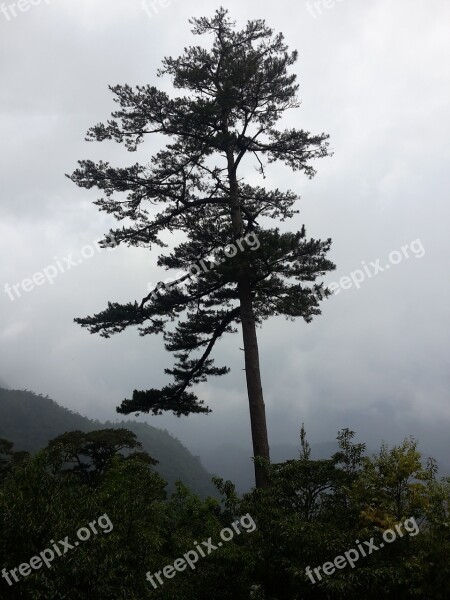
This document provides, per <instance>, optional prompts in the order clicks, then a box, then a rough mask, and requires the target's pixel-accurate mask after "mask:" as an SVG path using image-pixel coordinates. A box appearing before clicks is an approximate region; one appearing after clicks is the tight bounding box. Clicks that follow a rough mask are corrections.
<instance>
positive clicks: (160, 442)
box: [0, 389, 217, 497]
mask: <svg viewBox="0 0 450 600" xmlns="http://www.w3.org/2000/svg"><path fill="white" fill-rule="evenodd" d="M107 427H123V428H125V427H126V428H127V429H129V430H130V431H133V432H134V433H135V434H136V435H137V437H138V440H139V441H140V442H141V443H142V445H143V449H144V450H145V451H146V452H148V453H149V454H150V456H152V457H153V458H155V459H156V460H158V461H159V462H158V464H157V465H156V467H155V469H156V470H157V471H158V472H159V473H160V474H161V476H162V477H163V478H164V479H165V480H166V481H167V482H168V491H169V492H171V491H173V489H174V484H175V481H176V480H177V479H180V480H181V481H183V483H185V484H186V485H187V486H188V487H189V488H190V489H191V490H193V491H194V492H195V493H197V494H199V495H200V496H202V497H206V496H207V495H217V491H216V490H215V488H214V486H213V485H212V483H211V476H210V475H209V474H208V473H207V471H206V470H205V469H204V468H203V467H202V465H201V463H200V460H199V459H198V458H197V457H194V456H192V454H191V453H190V452H189V450H187V448H185V447H184V446H183V445H182V444H181V443H180V442H179V441H178V440H177V439H176V438H175V437H173V436H172V435H170V433H168V432H167V431H163V430H161V429H157V428H156V427H152V426H151V425H147V424H146V423H136V422H133V421H122V422H121V423H114V424H113V423H101V422H99V421H92V420H90V419H87V418H86V417H82V416H81V415H79V414H77V413H74V412H72V411H70V410H68V409H67V408H63V407H62V406H59V405H58V404H57V403H56V402H54V401H53V400H51V399H50V398H48V397H44V396H42V395H37V394H34V393H33V392H30V391H21V390H6V389H0V438H4V439H7V440H9V441H11V442H13V443H14V446H15V449H16V450H26V451H28V452H32V453H35V452H37V451H38V450H40V449H41V448H44V447H45V446H46V445H47V443H48V442H49V441H50V440H52V439H53V438H55V437H57V436H59V435H61V434H62V433H65V432H66V431H75V430H80V431H92V430H94V429H104V428H107Z"/></svg>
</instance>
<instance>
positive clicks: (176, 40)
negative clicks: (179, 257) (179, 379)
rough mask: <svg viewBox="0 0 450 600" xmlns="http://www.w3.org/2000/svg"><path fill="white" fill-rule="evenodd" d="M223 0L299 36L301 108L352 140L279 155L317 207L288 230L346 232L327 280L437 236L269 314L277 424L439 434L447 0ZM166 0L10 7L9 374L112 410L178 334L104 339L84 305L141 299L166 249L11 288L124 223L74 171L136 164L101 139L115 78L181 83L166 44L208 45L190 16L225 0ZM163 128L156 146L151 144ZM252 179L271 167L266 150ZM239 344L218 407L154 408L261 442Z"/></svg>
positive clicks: (447, 212)
mask: <svg viewBox="0 0 450 600" xmlns="http://www.w3.org/2000/svg"><path fill="white" fill-rule="evenodd" d="M9 4H10V3H9V1H8V0H7V2H6V5H8V6H9ZM217 6H218V4H217ZM226 6H227V8H229V9H230V11H231V13H232V15H233V16H234V17H235V18H236V19H237V20H238V21H239V22H241V23H242V22H243V21H244V20H245V19H247V18H266V20H267V21H268V22H269V24H271V26H273V27H274V29H276V30H282V31H283V32H284V33H285V35H286V38H287V41H288V43H289V44H290V45H291V47H295V48H298V49H299V51H300V60H299V63H298V64H297V67H296V69H297V72H298V74H299V80H300V83H301V93H300V95H301V98H302V101H303V103H302V107H301V109H299V110H298V111H295V112H293V113H292V114H291V115H289V117H288V118H287V119H286V124H287V125H288V126H296V127H302V128H305V129H309V130H311V131H317V132H320V131H326V132H329V133H330V134H331V145H332V147H333V149H334V151H335V155H334V157H333V158H330V159H326V160H324V161H322V163H321V164H320V163H318V164H317V168H318V175H317V177H316V178H315V179H314V180H312V181H307V180H305V179H303V178H302V177H299V176H298V175H297V174H292V173H290V172H289V171H287V170H286V169H283V168H278V167H277V168H273V169H269V176H268V179H267V180H266V182H265V183H266V184H267V186H273V187H276V186H279V187H280V188H291V189H293V190H295V191H297V192H298V193H300V194H301V196H302V201H301V203H300V204H299V208H300V211H301V213H300V215H299V216H298V217H296V218H295V220H294V222H291V223H289V224H287V227H288V228H289V229H296V228H298V227H300V226H301V224H302V223H305V224H306V227H307V232H308V234H310V235H312V236H315V237H329V236H331V237H332V238H333V240H334V245H333V252H332V259H333V260H334V261H335V262H336V263H337V265H338V269H337V271H336V272H335V273H333V274H331V276H330V277H329V281H338V280H339V279H340V278H341V277H342V276H344V275H347V274H349V273H350V272H352V271H354V270H355V269H358V268H361V263H362V261H366V263H369V262H370V261H374V260H376V259H378V258H380V259H381V260H382V261H384V262H382V264H385V262H386V258H387V256H388V255H389V253H390V252H391V251H393V250H397V249H400V248H401V247H402V245H404V244H407V243H409V242H411V241H412V240H416V239H420V240H421V242H422V243H423V246H424V248H425V251H426V253H425V255H424V256H423V257H422V258H421V259H420V260H419V259H415V258H411V259H409V260H404V261H403V262H402V263H401V264H399V265H397V266H395V268H392V269H390V270H389V271H386V272H384V273H380V274H379V275H377V276H376V277H373V278H371V279H368V280H366V281H365V282H364V284H363V285H362V286H361V289H359V290H358V289H355V288H352V289H349V290H346V291H342V293H340V294H339V295H338V296H336V297H334V298H332V299H331V300H328V301H327V302H326V303H325V304H324V307H323V315H322V316H321V317H319V318H317V319H316V320H315V322H314V323H312V324H311V325H305V324H304V323H303V322H300V321H298V322H297V323H295V324H292V323H287V322H285V321H282V320H279V319H275V320H272V321H270V322H268V323H266V324H265V325H264V328H263V330H262V331H261V333H260V345H261V355H262V364H263V369H264V370H263V380H264V388H265V397H266V403H267V410H268V414H269V426H270V432H271V437H272V441H273V443H280V442H285V441H286V440H287V439H292V441H293V442H294V443H295V441H296V435H297V429H298V427H299V425H300V423H301V422H302V421H305V422H306V424H307V427H309V430H310V431H311V435H312V436H313V437H314V438H315V440H316V441H319V440H323V439H332V438H333V437H334V433H335V431H336V430H337V429H338V428H339V427H343V426H347V425H348V426H352V427H354V428H358V430H359V431H360V432H361V435H360V437H361V438H364V436H368V438H370V439H374V440H375V438H377V439H379V438H381V437H385V438H393V437H395V436H397V435H406V434H408V433H410V432H411V433H414V434H416V435H418V436H419V437H420V435H422V436H423V437H424V438H426V440H427V441H428V442H429V444H430V445H432V442H433V438H436V436H437V437H438V438H439V439H441V438H440V437H439V436H441V435H444V433H443V432H444V428H448V424H449V421H450V410H449V408H448V406H449V405H448V401H447V396H448V389H449V368H448V366H449V365H448V342H449V340H448V331H449V311H448V304H449V303H448V296H449V278H448V252H449V249H450V248H449V246H450V242H449V236H448V231H447V229H448V223H449V220H450V219H449V218H450V209H449V201H448V200H449V199H448V189H449V170H448V159H449V151H448V141H447V140H448V138H449V134H450V131H449V129H450V117H449V113H448V106H449V101H450V86H449V81H450V73H449V71H450V66H449V61H448V58H447V57H448V51H449V46H450V40H449V38H448V28H447V23H448V20H449V17H450V5H449V4H448V2H445V0H435V1H434V2H433V3H432V4H430V3H425V2H423V1H421V0H399V1H398V2H396V3H395V5H394V3H393V2H390V1H388V0H374V1H373V2H371V3H363V2H356V1H355V0H345V1H342V2H338V3H336V5H335V6H334V7H333V8H332V9H329V10H324V11H323V14H322V15H321V16H317V17H316V18H314V17H313V16H311V15H310V13H309V12H308V10H307V8H306V3H305V4H303V3H302V2H300V3H297V4H292V3H288V1H287V0H284V1H282V2H277V3H273V2H268V1H267V0H264V1H262V2H261V1H258V2H256V1H255V0H250V1H248V2H246V3H243V2H237V1H236V0H230V1H228V2H227V3H226ZM158 7H159V8H158V13H153V14H152V16H151V18H149V16H148V14H146V13H145V12H144V10H143V9H142V6H141V4H140V2H139V1H136V2H129V0H127V1H126V2H125V0H122V1H119V0H117V1H114V2H107V1H106V0H97V1H96V2H95V3H92V2H91V3H89V2H88V1H87V0H82V1H78V2H77V3H71V2H69V1H68V0H58V2H56V1H52V2H50V3H49V4H47V3H45V2H42V3H41V4H38V5H36V6H33V7H31V8H30V10H28V11H27V12H25V13H18V14H17V17H15V18H12V19H11V20H9V21H8V20H7V19H6V18H4V17H3V16H2V14H0V56H1V57H2V58H1V63H0V73H1V78H2V82H3V85H2V92H1V95H0V106H1V112H0V133H1V140H2V143H1V146H0V161H1V169H2V176H1V180H2V188H1V204H0V248H1V256H2V260H1V261H0V285H1V289H0V361H1V362H0V375H1V377H2V378H3V379H5V380H6V381H7V382H8V383H9V384H10V385H11V386H17V387H27V388H29V389H34V390H36V391H37V392H43V393H45V394H47V393H48V394H49V395H51V396H52V397H54V398H55V400H57V401H58V402H60V403H62V404H63V405H65V406H68V407H70V408H71V409H73V410H79V411H80V412H82V413H83V414H87V415H88V416H90V417H100V418H114V417H115V412H114V409H115V406H116V405H117V404H119V403H120V401H121V400H122V399H123V398H124V397H126V396H129V394H130V393H131V391H132V390H133V389H134V388H139V389H145V388H147V387H157V386H160V385H162V384H163V383H164V382H165V381H166V380H165V376H164V374H163V369H164V367H165V366H169V365H170V364H171V356H170V355H168V354H167V355H166V354H165V352H164V350H163V346H162V340H161V339H158V338H139V337H138V336H137V334H136V333H135V332H127V333H125V334H122V335H121V336H118V337H115V338H112V339H111V340H109V341H105V340H102V339H100V338H96V337H94V336H89V335H88V334H87V333H86V332H84V331H81V330H79V328H77V326H75V325H74V324H73V322H72V319H73V317H75V316H82V315H85V314H88V313H89V314H90V313H93V312H96V311H98V310H99V309H101V308H103V307H104V305H105V304H106V302H107V301H108V300H118V301H127V300H130V299H134V298H140V297H142V296H143V295H144V294H145V292H146V289H147V282H148V281H157V280H158V279H159V278H161V273H159V272H158V269H157V267H156V255H157V251H156V252H155V253H148V252H147V251H145V250H141V251H139V250H135V249H133V250H127V249H122V248H120V249H118V250H115V251H114V252H109V253H108V252H103V253H96V254H95V255H94V256H93V257H92V258H90V259H87V260H85V261H83V263H82V264H79V265H77V267H76V268H73V269H71V270H70V271H67V272H65V273H61V274H60V275H58V278H57V279H56V280H55V281H54V283H53V285H50V284H45V285H42V286H40V287H36V289H34V290H32V291H30V292H28V293H26V292H24V293H23V294H22V297H21V298H16V300H14V301H11V300H10V299H9V297H8V295H7V294H5V293H4V291H3V286H4V284H5V283H9V284H11V285H12V284H15V283H16V284H17V283H19V282H21V281H22V280H23V279H24V278H29V277H31V276H33V274H34V273H36V272H38V271H42V269H44V268H45V267H46V266H48V265H50V264H53V263H54V262H55V257H56V259H61V258H62V257H63V256H67V255H68V254H69V253H74V255H76V256H78V255H79V254H80V251H81V249H82V248H83V247H84V246H85V245H86V244H91V243H92V242H93V241H94V240H95V239H99V238H101V237H102V236H103V234H104V233H105V232H106V231H108V229H109V226H110V225H111V222H110V220H109V219H108V218H107V217H105V216H104V215H100V214H99V213H98V212H97V210H96V208H95V207H94V206H92V204H91V202H92V200H94V199H95V198H96V194H95V192H92V191H87V190H80V189H78V188H76V187H75V186H74V185H73V184H72V183H71V182H70V181H69V180H67V179H66V178H65V177H64V174H65V173H70V172H71V171H72V170H73V169H74V168H75V166H76V161H77V160H78V159H81V158H92V159H98V158H102V159H105V160H110V161H111V162H115V163H117V164H126V163H128V162H134V160H135V159H136V156H134V155H133V156H130V155H129V154H128V153H126V152H125V151H124V150H123V149H121V148H119V147H117V146H115V145H114V144H107V143H104V144H96V145H93V144H87V143H85V142H84V134H85V131H86V130H87V128H88V127H89V126H91V125H93V124H94V123H96V122H98V121H101V120H104V119H106V118H107V117H108V115H109V112H110V111H111V110H112V108H113V102H112V99H111V95H110V93H109V92H108V90H107V85H108V84H114V83H125V82H126V83H129V84H143V83H156V84H157V85H161V86H164V87H165V89H170V84H169V82H167V81H163V80H158V81H156V76H155V73H156V69H157V68H158V66H159V63H160V60H161V59H162V58H163V56H165V55H170V54H172V55H177V54H179V53H180V52H181V51H182V49H183V47H184V46H185V45H187V44H189V43H192V42H193V41H195V42H196V41H197V40H193V38H191V36H190V33H189V26H188V23H187V19H188V18H189V17H190V16H193V15H195V16H200V15H202V14H210V13H212V11H213V10H214V8H215V7H216V4H215V3H213V4H211V3H210V2H208V3H207V2H206V1H197V0H195V1H191V2H189V3H182V2H175V1H174V2H172V3H170V4H168V6H167V7H166V8H164V7H163V5H162V4H158ZM159 141H160V140H155V141H152V142H151V143H150V144H149V145H147V146H146V147H145V152H147V154H148V155H149V156H150V154H151V151H152V150H154V149H155V148H156V147H157V146H158V143H159ZM248 176H249V177H251V178H253V179H254V178H255V172H254V170H253V168H252V166H249V167H248ZM239 345H240V338H239V337H238V336H234V337H232V338H229V339H226V340H223V341H222V342H221V343H220V346H219V347H218V351H217V357H218V361H219V362H226V363H227V364H229V365H230V366H231V367H232V369H233V371H232V373H231V374H230V375H229V376H227V377H224V378H220V379H216V380H211V381H210V382H209V383H208V384H207V385H203V386H201V388H200V389H201V394H202V396H203V397H204V398H205V399H206V400H207V401H208V402H209V403H210V405H211V407H212V408H213V409H214V412H213V414H212V415H210V416H208V417H205V416H196V417H189V418H188V419H186V420H185V419H176V418H175V417H173V416H172V415H166V416H164V417H161V418H159V419H157V418H155V419H152V423H153V424H155V425H157V426H161V427H166V428H168V429H170V430H171V431H173V432H174V433H175V434H176V435H177V436H179V437H180V438H181V439H182V441H183V442H185V443H187V444H188V445H191V446H192V445H195V444H196V445H197V446H199V447H200V445H201V446H202V447H203V448H204V447H207V446H208V445H214V444H217V443H218V440H220V441H221V442H224V443H225V442H233V441H234V440H236V439H239V440H240V442H241V441H242V443H244V441H245V440H247V439H248V436H249V423H248V414H247V413H248V411H247V406H246V397H245V384H244V375H243V371H242V366H243V365H242V353H241V352H239V350H238V348H239ZM141 418H142V417H141ZM199 439H201V440H202V441H201V444H200V442H199ZM438 446H439V444H437V442H436V444H435V447H436V448H437V447H438ZM439 449H441V446H439Z"/></svg>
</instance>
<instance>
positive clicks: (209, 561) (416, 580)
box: [0, 428, 450, 600]
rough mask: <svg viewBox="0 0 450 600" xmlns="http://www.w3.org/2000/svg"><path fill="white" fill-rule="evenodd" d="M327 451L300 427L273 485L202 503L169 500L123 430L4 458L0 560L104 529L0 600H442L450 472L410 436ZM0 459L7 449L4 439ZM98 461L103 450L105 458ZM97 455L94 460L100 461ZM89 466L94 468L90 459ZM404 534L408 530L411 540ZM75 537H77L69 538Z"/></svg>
mask: <svg viewBox="0 0 450 600" xmlns="http://www.w3.org/2000/svg"><path fill="white" fill-rule="evenodd" d="M337 440H338V445H339V449H338V452H336V453H335V454H334V455H333V456H332V457H331V458H329V459H326V460H314V459H313V458H312V457H311V454H310V447H309V444H308V442H307V439H306V433H305V430H304V428H302V432H301V436H300V441H301V447H302V449H301V453H300V457H299V459H298V460H290V461H286V462H284V463H281V464H275V465H271V464H269V463H267V462H266V461H264V459H258V460H260V462H261V465H262V466H263V467H264V468H265V469H266V470H267V473H268V476H269V479H270V483H271V486H270V488H268V489H254V490H252V491H251V492H250V493H248V494H246V495H245V496H244V497H239V496H238V495H237V494H236V491H235V488H234V485H233V484H232V483H231V482H229V481H223V480H220V479H216V480H215V484H216V486H217V489H218V490H219V492H220V495H221V496H222V500H221V502H219V501H218V500H217V499H214V498H206V499H200V498H199V497H198V496H197V495H196V494H194V493H192V492H191V491H190V490H189V489H188V488H187V487H186V486H185V485H183V484H182V483H181V482H179V483H178V484H177V485H176V489H175V493H174V494H173V495H172V496H171V497H170V498H168V499H167V498H166V495H165V491H164V488H165V482H164V481H163V480H162V478H161V477H160V476H159V475H158V474H157V473H155V472H154V471H153V465H151V464H148V463H149V462H151V461H147V462H145V461H143V460H142V456H141V454H140V453H138V454H136V453H133V446H134V445H135V444H136V439H135V437H134V435H133V434H131V433H130V432H127V431H124V430H118V431H114V432H110V431H107V432H104V431H98V432H91V433H90V434H89V435H86V434H82V433H81V432H79V431H78V432H69V433H67V434H65V435H64V436H62V437H61V438H60V439H59V440H55V441H52V442H51V443H50V444H49V446H48V447H47V448H45V449H44V450H42V451H41V452H39V453H38V454H37V455H36V456H34V457H27V458H26V457H22V459H21V460H20V461H16V463H15V464H11V465H10V466H9V470H8V472H7V473H4V477H3V481H2V482H0V539H1V540H2V544H1V545H0V567H1V568H3V567H5V568H7V570H10V569H13V568H15V567H18V566H19V565H20V564H22V563H24V562H28V561H29V560H30V558H31V557H32V556H35V555H38V554H39V553H40V552H41V551H42V550H44V549H46V548H49V547H51V543H50V542H51V540H63V539H64V538H65V537H66V536H68V537H69V540H71V541H73V540H74V538H75V534H76V531H77V530H78V528H80V527H85V526H87V525H88V524H89V523H90V522H92V521H93V520H94V519H98V518H99V517H100V516H101V515H105V514H106V515H107V516H108V518H109V519H110V521H111V523H112V525H113V528H112V530H111V531H110V532H109V533H106V532H104V531H99V533H98V535H95V536H94V535H93V536H91V539H89V540H88V541H86V542H83V543H80V545H79V546H78V547H76V548H74V549H72V550H70V551H69V552H68V553H67V554H64V555H63V556H62V557H58V558H57V559H55V560H54V561H53V563H52V565H51V569H46V568H41V569H40V570H38V571H34V572H33V573H32V574H30V575H29V576H27V577H25V578H21V579H20V581H19V582H18V583H15V584H14V586H8V585H7V582H6V581H5V580H4V579H0V597H1V598H2V600H60V599H62V600H91V598H96V600H116V599H117V600H130V599H131V600H150V599H151V598H153V599H161V600H191V599H192V598H195V599H196V600H219V599H220V600H222V599H225V600H234V599H236V598H237V599H242V600H246V599H251V598H253V599H256V600H294V599H295V600H297V599H298V600H300V599H317V600H322V599H327V600H347V599H349V600H360V598H364V599H366V598H367V599H368V600H376V599H378V598H385V597H386V598H395V599H399V600H425V599H427V600H428V599H431V598H433V600H434V599H436V600H444V599H446V598H448V590H449V589H450V568H449V566H448V554H449V551H450V480H449V479H443V480H440V481H438V480H437V479H436V464H435V463H434V461H433V460H431V459H429V460H428V461H427V462H426V464H425V465H424V466H423V465H422V461H421V456H420V453H419V451H418V448H417V443H416V442H415V441H414V440H412V439H407V440H405V441H404V442H403V443H401V444H400V445H398V446H394V447H393V448H390V449H389V448H388V447H387V446H386V445H383V446H382V447H381V449H380V451H379V453H378V454H376V455H374V456H371V457H369V456H365V455H364V451H365V446H364V444H359V443H355V442H354V433H353V432H352V431H350V430H347V429H345V430H343V431H341V432H339V434H338V437H337ZM68 447H69V448H72V450H71V451H73V448H76V449H78V450H77V451H80V449H81V450H82V451H83V452H84V454H83V456H84V458H85V459H88V460H89V464H90V465H91V470H92V472H95V473H96V477H95V478H94V479H92V478H89V477H85V476H84V470H81V471H80V470H79V469H67V463H66V461H65V459H66V458H67V456H66V454H65V451H66V450H67V448H68ZM1 449H2V450H1V451H2V453H3V454H6V455H10V454H11V453H12V452H13V449H12V447H11V444H9V443H7V442H3V441H2V444H1ZM106 456H107V458H106ZM99 457H100V462H96V461H97V460H98V458H99ZM95 465H97V467H96V466H95ZM247 514H248V515H249V516H251V518H252V519H253V520H254V522H255V523H256V529H255V530H254V531H253V532H252V533H248V532H245V531H242V532H241V533H240V534H239V535H235V536H234V538H233V539H232V540H231V541H229V542H226V543H223V545H222V546H221V547H217V549H216V550H215V551H213V552H212V553H211V554H209V555H207V556H205V557H200V558H199V560H198V562H197V563H196V564H195V570H192V569H190V568H187V569H186V570H185V571H183V572H180V573H176V575H175V577H174V578H173V579H165V578H164V577H163V581H164V584H163V585H159V586H158V587H157V589H154V588H153V586H152V585H151V584H150V582H149V581H148V580H147V579H146V573H147V572H149V573H150V574H155V573H157V572H161V571H162V569H163V568H164V567H165V566H166V565H173V563H174V561H175V560H176V559H178V558H182V557H183V555H184V554H185V553H186V552H189V551H192V550H193V549H195V548H197V546H198V544H200V543H201V542H203V541H206V540H208V539H211V541H212V543H213V544H215V545H217V542H218V541H219V540H220V532H221V530H222V529H223V528H224V527H231V525H232V523H234V522H235V521H236V520H239V519H240V517H241V516H242V515H247ZM410 517H415V519H416V522H417V523H418V524H420V532H419V531H418V530H412V529H409V532H410V533H411V535H408V533H407V530H404V531H403V533H404V534H403V536H399V535H398V536H397V539H396V540H395V541H394V542H393V543H391V544H385V547H384V548H382V549H381V548H380V550H378V551H374V552H372V553H371V554H370V555H368V556H366V557H360V558H359V560H358V561H357V562H356V564H355V568H353V569H352V568H351V567H350V566H346V567H345V568H343V569H341V570H336V571H335V573H333V574H332V575H330V576H325V575H323V576H322V578H321V580H318V579H317V580H316V582H315V583H312V582H311V580H310V579H309V578H308V576H307V574H306V571H305V569H306V568H307V567H308V566H309V567H311V568H312V569H314V568H315V567H318V566H322V565H323V564H324V563H325V562H328V561H333V560H334V559H335V557H336V556H343V555H344V553H345V552H346V551H348V550H350V549H352V548H356V547H357V546H356V545H357V544H358V543H362V542H363V541H364V540H365V541H369V540H370V539H371V538H373V540H374V543H375V544H376V546H377V547H380V544H381V543H382V542H383V538H382V534H383V532H384V531H385V530H386V529H387V528H391V529H393V530H395V527H396V526H400V525H401V524H402V523H403V522H404V521H405V520H406V519H409V518H410ZM413 533H414V535H413ZM75 539H76V538H75Z"/></svg>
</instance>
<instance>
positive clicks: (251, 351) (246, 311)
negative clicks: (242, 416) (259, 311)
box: [227, 152, 270, 488]
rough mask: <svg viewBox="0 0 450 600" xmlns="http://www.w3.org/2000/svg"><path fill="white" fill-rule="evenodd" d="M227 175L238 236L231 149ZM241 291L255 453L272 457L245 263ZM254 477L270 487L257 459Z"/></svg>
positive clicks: (240, 277)
mask: <svg viewBox="0 0 450 600" xmlns="http://www.w3.org/2000/svg"><path fill="white" fill-rule="evenodd" d="M227 158H228V178H229V183H230V205H231V219H232V224H233V231H234V235H235V237H236V239H239V238H240V237H241V236H242V235H243V233H244V232H243V223H242V215H241V209H240V205H239V187H238V182H237V176H236V168H235V166H234V156H233V153H232V152H228V153H227ZM237 281H238V295H239V301H240V308H241V323H242V337H243V342H244V355H245V376H246V380H247V393H248V401H249V407H250V425H251V430H252V441H253V456H254V457H259V456H260V457H263V458H265V459H267V460H270V455H269V441H268V436H267V424H266V409H265V405H264V397H263V391H262V384H261V370H260V365H259V351H258V338H257V335H256V322H255V315H254V312H253V299H252V293H251V289H250V283H249V274H248V271H247V269H246V268H245V266H243V267H242V268H241V269H240V272H239V273H238V278H237ZM255 481H256V487H257V488H265V487H268V485H269V482H268V478H267V475H266V472H265V470H264V468H263V467H261V466H260V465H258V464H256V463H255Z"/></svg>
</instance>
